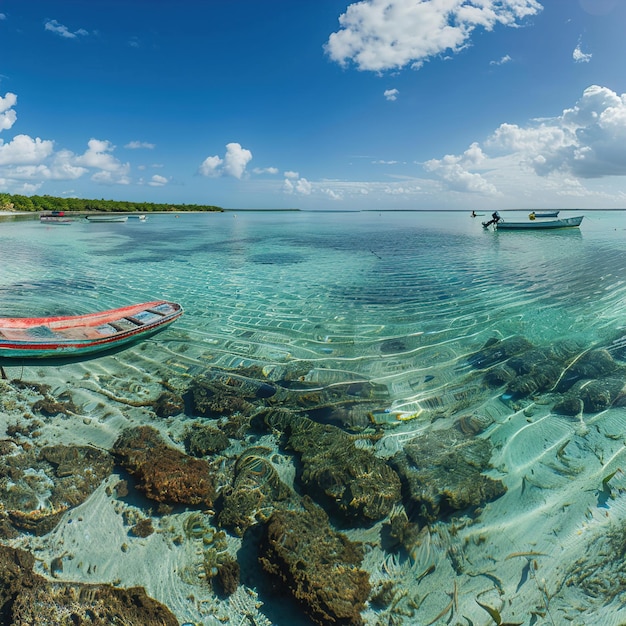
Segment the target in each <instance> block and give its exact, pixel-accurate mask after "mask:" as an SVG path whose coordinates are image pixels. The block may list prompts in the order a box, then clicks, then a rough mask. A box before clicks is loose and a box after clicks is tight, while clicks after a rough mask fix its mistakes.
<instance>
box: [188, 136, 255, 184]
mask: <svg viewBox="0 0 626 626" xmlns="http://www.w3.org/2000/svg"><path fill="white" fill-rule="evenodd" d="M251 160H252V152H250V150H247V149H246V148H242V147H241V145H240V144H238V143H235V142H233V143H228V144H226V154H225V155H224V158H220V157H219V156H209V157H207V158H206V159H204V161H203V162H202V163H201V165H200V167H199V168H198V172H199V173H200V174H202V175H203V176H209V177H213V178H215V177H218V176H234V177H235V178H238V179H241V177H242V176H243V175H244V173H245V171H246V166H247V165H248V163H249V162H250V161H251Z"/></svg>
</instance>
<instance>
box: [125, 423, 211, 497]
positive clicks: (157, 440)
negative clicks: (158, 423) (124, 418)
mask: <svg viewBox="0 0 626 626" xmlns="http://www.w3.org/2000/svg"><path fill="white" fill-rule="evenodd" d="M113 453H114V454H115V455H116V457H117V458H118V460H119V462H120V464H121V465H122V466H123V467H124V468H125V469H127V470H128V471H129V472H130V473H131V474H132V475H133V476H134V477H135V478H136V479H137V481H138V485H137V487H138V488H139V489H140V490H142V491H143V492H144V493H145V494H146V496H147V497H148V498H150V499H152V500H155V501H157V502H166V503H171V504H193V505H196V504H203V505H204V506H211V505H212V503H213V499H214V497H215V484H214V478H213V475H212V472H211V467H210V465H209V464H208V463H207V462H206V461H204V460H203V459H196V458H193V457H190V456H187V455H186V454H184V453H183V452H180V451H179V450H177V449H176V448H173V447H171V446H169V445H168V444H167V443H166V442H165V440H164V439H163V438H162V437H161V435H160V434H159V433H158V431H157V430H155V429H154V428H151V427H150V426H140V427H138V428H130V429H127V430H125V431H123V432H122V434H121V435H120V437H119V439H118V440H117V441H116V442H115V445H114V446H113Z"/></svg>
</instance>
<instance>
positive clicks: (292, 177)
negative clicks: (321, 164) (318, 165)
mask: <svg viewBox="0 0 626 626" xmlns="http://www.w3.org/2000/svg"><path fill="white" fill-rule="evenodd" d="M283 191H284V192H285V193H288V194H299V195H302V196H310V195H311V193H312V192H313V185H312V184H311V183H310V182H309V181H308V180H307V179H306V178H301V177H300V176H299V174H298V173H297V172H285V181H284V182H283Z"/></svg>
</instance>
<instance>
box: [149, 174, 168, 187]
mask: <svg viewBox="0 0 626 626" xmlns="http://www.w3.org/2000/svg"><path fill="white" fill-rule="evenodd" d="M167 183H168V180H167V178H165V176H159V174H155V175H154V176H153V177H152V178H151V179H150V180H149V181H148V185H150V186H151V187H163V185H166V184H167Z"/></svg>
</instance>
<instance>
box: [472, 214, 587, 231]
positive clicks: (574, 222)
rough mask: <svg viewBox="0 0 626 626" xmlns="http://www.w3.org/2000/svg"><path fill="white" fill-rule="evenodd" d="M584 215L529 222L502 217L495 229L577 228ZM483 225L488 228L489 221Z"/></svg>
mask: <svg viewBox="0 0 626 626" xmlns="http://www.w3.org/2000/svg"><path fill="white" fill-rule="evenodd" d="M583 217H584V216H583V215H580V216H578V217H566V218H563V219H560V220H542V221H539V222H538V221H537V220H534V221H533V220H528V221H527V222H507V221H506V220H503V219H502V218H500V220H499V221H498V222H496V223H495V224H494V229H495V230H553V229H556V228H577V227H578V226H580V223H581V222H582V221H583ZM483 226H484V227H485V228H487V227H488V226H489V224H488V223H486V222H483Z"/></svg>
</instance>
